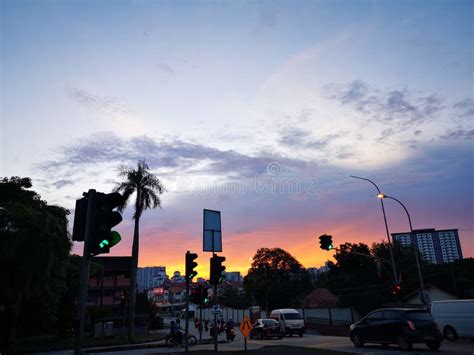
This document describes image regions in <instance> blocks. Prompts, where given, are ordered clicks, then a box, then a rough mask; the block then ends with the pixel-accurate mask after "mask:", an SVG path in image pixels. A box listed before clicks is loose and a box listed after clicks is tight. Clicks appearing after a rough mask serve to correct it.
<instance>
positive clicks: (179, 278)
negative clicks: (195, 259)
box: [171, 271, 186, 283]
mask: <svg viewBox="0 0 474 355" xmlns="http://www.w3.org/2000/svg"><path fill="white" fill-rule="evenodd" d="M185 281H186V278H185V277H184V276H181V273H180V272H179V271H175V272H174V273H173V277H172V278H171V282H174V283H183V282H185Z"/></svg>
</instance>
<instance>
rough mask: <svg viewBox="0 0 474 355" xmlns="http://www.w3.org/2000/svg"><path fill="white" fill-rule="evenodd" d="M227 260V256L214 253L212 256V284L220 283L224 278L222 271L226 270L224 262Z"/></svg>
mask: <svg viewBox="0 0 474 355" xmlns="http://www.w3.org/2000/svg"><path fill="white" fill-rule="evenodd" d="M224 261H225V256H217V255H214V256H213V257H212V258H211V277H210V282H211V284H212V285H218V284H220V283H221V282H222V281H223V280H224V275H222V273H223V272H224V271H225V266H224V265H222V263H223V262H224Z"/></svg>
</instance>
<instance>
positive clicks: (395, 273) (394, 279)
mask: <svg viewBox="0 0 474 355" xmlns="http://www.w3.org/2000/svg"><path fill="white" fill-rule="evenodd" d="M349 176H350V177H351V178H354V179H359V180H365V181H368V182H370V183H371V184H372V185H374V186H375V188H376V189H377V191H378V193H379V194H378V195H377V196H380V195H382V192H381V191H380V189H379V187H378V186H377V184H376V183H375V182H373V181H372V180H369V179H367V178H363V177H360V176H354V175H349ZM380 204H381V205H382V214H383V221H384V223H385V232H386V233H387V241H388V250H389V252H390V260H391V264H392V271H393V282H394V283H395V284H398V282H399V279H398V277H397V269H396V267H395V257H394V256H393V247H392V242H391V241H390V233H389V231H388V224H387V217H386V215H385V207H384V205H383V199H380Z"/></svg>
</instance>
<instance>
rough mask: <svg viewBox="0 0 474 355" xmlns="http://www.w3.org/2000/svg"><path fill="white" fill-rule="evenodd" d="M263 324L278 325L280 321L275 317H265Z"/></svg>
mask: <svg viewBox="0 0 474 355" xmlns="http://www.w3.org/2000/svg"><path fill="white" fill-rule="evenodd" d="M263 324H265V325H278V322H277V321H276V320H274V319H264V320H263Z"/></svg>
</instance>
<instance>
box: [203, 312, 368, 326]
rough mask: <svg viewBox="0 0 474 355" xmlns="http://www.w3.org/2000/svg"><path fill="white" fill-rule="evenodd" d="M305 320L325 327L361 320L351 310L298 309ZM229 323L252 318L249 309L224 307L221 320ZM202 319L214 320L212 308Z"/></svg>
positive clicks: (266, 316) (264, 314) (265, 314)
mask: <svg viewBox="0 0 474 355" xmlns="http://www.w3.org/2000/svg"><path fill="white" fill-rule="evenodd" d="M296 310H297V311H298V312H299V313H300V314H301V315H302V316H303V318H304V320H305V322H306V323H310V324H325V325H336V326H337V325H349V324H351V323H354V322H355V321H357V320H359V319H360V316H359V315H358V313H357V312H356V311H355V310H353V309H351V308H305V309H301V308H300V309H296ZM221 316H222V318H223V319H224V320H225V321H227V320H229V319H230V318H232V320H233V321H234V322H236V323H240V322H241V321H242V320H243V318H244V316H247V317H249V318H251V312H250V310H249V309H233V308H227V307H222V314H221V315H219V318H220V317H221ZM195 317H196V318H199V308H198V309H196V313H195ZM258 317H259V318H269V317H270V314H267V313H266V312H265V311H263V310H262V311H260V314H259V315H258ZM202 318H203V319H208V320H212V319H213V318H214V316H213V314H212V311H211V308H203V309H202Z"/></svg>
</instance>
